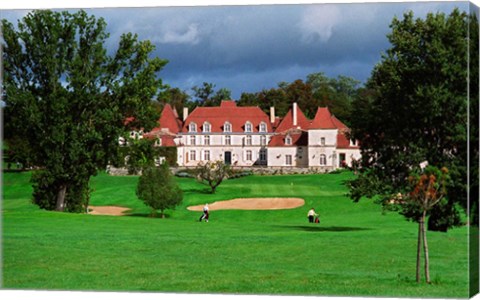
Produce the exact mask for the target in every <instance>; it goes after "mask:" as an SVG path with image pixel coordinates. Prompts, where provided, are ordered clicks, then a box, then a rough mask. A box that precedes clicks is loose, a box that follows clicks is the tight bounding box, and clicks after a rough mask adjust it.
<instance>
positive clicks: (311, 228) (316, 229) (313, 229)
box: [277, 225, 370, 232]
mask: <svg viewBox="0 0 480 300" xmlns="http://www.w3.org/2000/svg"><path fill="white" fill-rule="evenodd" d="M277 227H282V228H285V229H292V230H298V231H308V232H346V231H363V230H370V228H362V227H346V226H329V227H322V226H321V225H319V226H287V225H282V226H277Z"/></svg>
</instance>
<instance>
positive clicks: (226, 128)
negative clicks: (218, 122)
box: [223, 122, 232, 132]
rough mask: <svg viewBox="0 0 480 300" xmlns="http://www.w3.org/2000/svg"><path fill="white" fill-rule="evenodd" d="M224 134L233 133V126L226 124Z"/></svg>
mask: <svg viewBox="0 0 480 300" xmlns="http://www.w3.org/2000/svg"><path fill="white" fill-rule="evenodd" d="M223 132H232V124H230V123H229V122H225V124H224V125H223Z"/></svg>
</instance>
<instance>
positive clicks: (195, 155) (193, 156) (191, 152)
mask: <svg viewBox="0 0 480 300" xmlns="http://www.w3.org/2000/svg"><path fill="white" fill-rule="evenodd" d="M190 160H197V152H196V151H190Z"/></svg>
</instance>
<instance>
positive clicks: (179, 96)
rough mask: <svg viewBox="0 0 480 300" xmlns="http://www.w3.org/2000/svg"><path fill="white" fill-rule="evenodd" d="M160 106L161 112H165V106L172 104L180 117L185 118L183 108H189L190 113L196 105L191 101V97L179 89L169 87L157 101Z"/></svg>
mask: <svg viewBox="0 0 480 300" xmlns="http://www.w3.org/2000/svg"><path fill="white" fill-rule="evenodd" d="M157 101H158V103H159V104H160V105H159V112H161V111H162V110H163V108H164V107H165V104H167V103H168V104H170V105H171V106H172V108H175V109H176V111H177V113H178V114H179V116H180V117H182V118H183V108H184V107H188V108H189V110H190V111H192V110H193V109H194V108H195V105H196V104H195V103H194V102H193V101H191V100H190V95H188V94H187V93H186V92H185V91H182V90H180V89H179V88H171V87H167V88H166V89H165V91H162V93H160V95H159V97H158V99H157Z"/></svg>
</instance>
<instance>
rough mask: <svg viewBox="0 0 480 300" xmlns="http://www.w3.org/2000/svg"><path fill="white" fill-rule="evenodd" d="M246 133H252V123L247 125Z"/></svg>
mask: <svg viewBox="0 0 480 300" xmlns="http://www.w3.org/2000/svg"><path fill="white" fill-rule="evenodd" d="M245 132H252V123H250V122H249V121H247V123H245Z"/></svg>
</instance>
